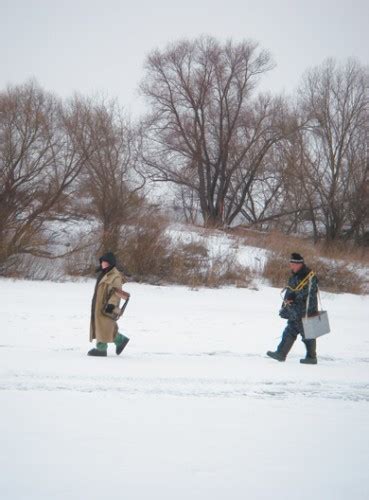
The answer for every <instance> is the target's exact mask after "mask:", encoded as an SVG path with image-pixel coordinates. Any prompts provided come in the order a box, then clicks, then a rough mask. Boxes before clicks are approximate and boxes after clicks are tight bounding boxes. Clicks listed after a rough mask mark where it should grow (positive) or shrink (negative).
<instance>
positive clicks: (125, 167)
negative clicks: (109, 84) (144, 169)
mask: <svg viewBox="0 0 369 500" xmlns="http://www.w3.org/2000/svg"><path fill="white" fill-rule="evenodd" d="M69 109H70V117H71V118H72V119H73V120H74V121H75V122H76V123H74V125H73V130H74V135H73V136H74V139H75V141H76V143H77V150H79V151H80V152H81V154H84V155H85V157H86V161H85V163H84V167H83V171H82V173H81V175H80V178H79V181H78V184H79V188H78V193H79V200H78V206H77V211H82V212H84V213H85V214H88V215H91V216H93V217H94V218H95V219H96V220H98V221H99V223H100V224H101V226H102V236H101V247H102V250H107V249H110V250H113V251H116V250H117V248H118V246H119V239H120V228H121V227H122V224H123V223H126V222H128V221H129V220H132V217H134V216H135V215H136V212H137V210H138V209H139V207H140V206H141V205H142V203H143V194H142V188H143V186H144V184H145V179H144V178H143V176H142V175H141V174H140V172H139V171H138V169H137V151H136V148H137V145H136V141H135V133H134V129H133V127H132V126H131V125H130V123H129V121H128V119H127V118H125V117H124V114H123V112H122V111H121V109H120V108H119V106H118V105H117V103H116V102H114V101H111V102H104V100H101V101H96V100H95V101H94V100H91V99H82V98H79V97H76V98H74V99H73V100H72V101H71V102H70V103H69ZM77 124H78V126H77Z"/></svg>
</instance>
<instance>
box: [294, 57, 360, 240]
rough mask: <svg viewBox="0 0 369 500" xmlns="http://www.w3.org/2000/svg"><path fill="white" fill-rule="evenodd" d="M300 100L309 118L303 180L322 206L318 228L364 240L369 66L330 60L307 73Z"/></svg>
mask: <svg viewBox="0 0 369 500" xmlns="http://www.w3.org/2000/svg"><path fill="white" fill-rule="evenodd" d="M300 99H301V100H300V103H301V110H302V113H304V114H305V116H306V117H307V118H308V120H309V123H308V125H307V126H306V127H305V129H304V130H303V132H302V139H301V141H302V143H303V147H304V161H303V167H304V168H303V172H302V173H303V182H304V183H305V184H306V186H307V187H308V191H309V193H310V195H309V198H310V204H311V205H312V206H314V205H315V206H319V209H318V210H315V211H314V219H313V220H314V224H315V227H316V231H317V232H319V233H322V232H323V234H324V236H325V238H326V239H327V240H335V239H337V238H341V237H343V236H345V235H346V236H354V235H355V237H356V238H358V235H359V232H360V228H361V229H362V230H363V228H364V227H365V225H367V224H368V216H369V205H368V198H367V197H366V196H365V193H366V190H367V185H368V175H369V172H368V112H369V73H368V70H367V69H366V68H364V67H362V66H361V65H360V64H359V63H358V62H356V61H354V60H349V61H348V62H347V63H346V64H345V65H343V66H338V65H337V63H336V62H335V61H333V60H328V61H326V62H325V63H324V64H323V65H322V66H320V67H317V68H315V69H313V70H310V71H309V72H308V73H307V74H306V76H305V82H304V84H303V85H302V87H301V90H300ZM312 214H313V212H312ZM322 230H323V231H322Z"/></svg>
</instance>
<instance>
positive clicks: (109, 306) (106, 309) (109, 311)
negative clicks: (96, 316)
mask: <svg viewBox="0 0 369 500" xmlns="http://www.w3.org/2000/svg"><path fill="white" fill-rule="evenodd" d="M113 311H114V304H108V305H107V306H106V307H105V312H107V313H112V312H113Z"/></svg>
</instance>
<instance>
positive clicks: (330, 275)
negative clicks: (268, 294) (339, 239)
mask: <svg viewBox="0 0 369 500" xmlns="http://www.w3.org/2000/svg"><path fill="white" fill-rule="evenodd" d="M301 253H302V252H301ZM289 254H290V252H289V251H286V252H285V253H283V254H282V253H279V254H271V255H270V256H269V257H268V259H267V262H266V264H265V266H264V270H263V277H264V278H266V279H268V280H269V282H270V283H271V285H272V286H276V287H281V288H282V287H284V286H285V285H286V283H287V279H288V277H289V268H288V261H289ZM305 254H306V253H305ZM304 258H305V262H306V264H307V266H308V267H309V268H311V269H313V270H314V271H315V272H316V274H317V276H318V279H319V288H320V289H321V290H325V291H328V292H333V293H354V294H362V293H365V292H366V286H367V281H366V280H365V278H362V277H360V276H359V275H358V274H357V273H355V272H354V271H353V270H352V269H350V268H349V266H348V264H345V263H339V262H333V261H332V262H329V263H327V262H324V261H323V260H322V259H320V258H317V257H316V256H312V257H310V258H309V257H305V256H304Z"/></svg>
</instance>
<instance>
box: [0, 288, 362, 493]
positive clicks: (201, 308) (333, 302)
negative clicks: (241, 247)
mask: <svg viewBox="0 0 369 500" xmlns="http://www.w3.org/2000/svg"><path fill="white" fill-rule="evenodd" d="M93 288H94V282H93V281H87V282H79V283H49V282H27V281H11V280H5V279H3V280H0V295H1V301H0V311H1V318H2V322H1V331H0V389H1V391H0V404H1V417H0V426H1V454H0V471H1V473H0V499H1V500H23V499H24V500H26V499H27V500H67V499H68V500H74V499H76V500H77V499H78V500H84V499H86V500H97V499H108V500H115V499H128V500H135V499H139V500H146V499H151V500H156V499H158V500H159V499H160V500H167V499H168V500H169V499H171V500H177V499H178V500H182V499H183V500H197V499H199V500H200V499H201V500H218V499H219V500H223V499H227V500H241V499H242V500H245V499H252V500H253V499H281V500H282V499H283V500H287V499H291V500H292V499H293V500H300V499H302V500H304V499H309V500H311V499H315V500H317V499H319V500H320V499H322V500H339V499H350V500H356V499H363V500H364V499H368V498H369V478H368V471H369V328H368V324H369V296H366V297H357V296H352V295H333V294H325V293H323V294H322V298H323V303H324V305H325V306H326V308H327V309H328V311H329V315H330V323H331V327H332V333H331V334H330V335H327V336H325V337H323V338H322V339H320V340H319V341H318V358H319V364H318V365H317V366H304V365H301V364H300V363H299V359H300V357H302V356H303V355H304V346H303V344H302V343H301V342H300V341H299V340H298V341H297V342H296V344H295V346H294V347H293V350H292V351H291V353H290V356H289V357H288V359H287V361H286V362H285V363H278V362H276V361H273V360H271V359H269V358H267V357H266V356H265V352H266V351H267V350H268V349H274V348H275V347H276V346H277V344H278V342H279V337H280V334H281V332H282V329H283V327H284V324H285V323H284V321H283V320H281V319H279V318H278V315H277V312H278V308H279V305H280V302H281V299H280V296H279V290H277V289H273V288H268V287H260V289H259V291H252V290H244V289H234V288H225V289H220V290H208V289H201V290H199V291H193V290H189V289H187V288H183V287H154V286H148V285H138V284H128V285H127V286H126V289H127V290H128V291H129V292H131V294H132V298H131V301H130V303H129V306H128V308H127V310H126V313H125V316H124V317H123V319H122V320H121V321H120V325H121V331H122V332H123V333H126V334H127V335H128V336H129V337H130V338H131V341H130V343H129V344H128V346H127V348H126V350H125V351H124V352H123V354H122V355H121V356H119V357H117V356H116V355H115V353H114V349H113V348H112V347H110V350H109V355H108V357H107V358H92V357H87V356H86V352H87V350H88V349H89V348H90V347H91V344H89V342H88V328H89V311H90V301H91V297H92V293H93Z"/></svg>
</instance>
